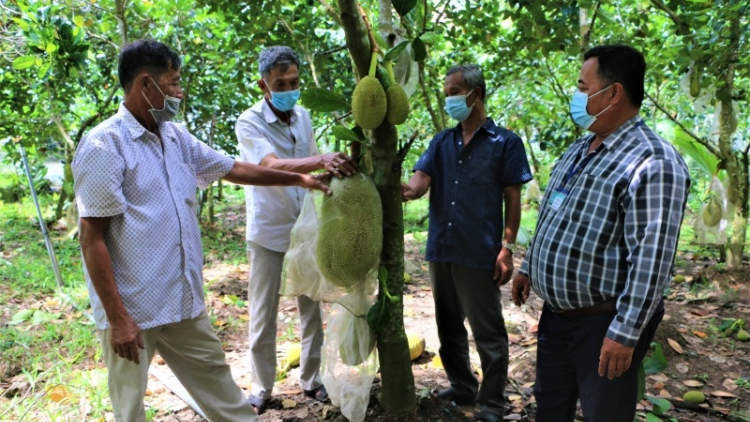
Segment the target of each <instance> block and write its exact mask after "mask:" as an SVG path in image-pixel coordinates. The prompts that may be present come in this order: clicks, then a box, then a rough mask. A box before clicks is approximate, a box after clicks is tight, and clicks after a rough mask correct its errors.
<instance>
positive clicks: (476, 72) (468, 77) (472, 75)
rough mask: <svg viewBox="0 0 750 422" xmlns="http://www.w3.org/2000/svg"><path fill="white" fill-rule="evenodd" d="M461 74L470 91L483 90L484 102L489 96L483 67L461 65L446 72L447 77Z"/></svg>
mask: <svg viewBox="0 0 750 422" xmlns="http://www.w3.org/2000/svg"><path fill="white" fill-rule="evenodd" d="M458 72H461V73H462V76H463V78H464V83H465V84H466V86H468V87H469V89H474V88H476V87H480V88H482V100H484V97H486V96H487V83H486V82H485V81H484V74H483V73H482V67H481V66H479V65H478V64H459V65H455V66H453V67H451V68H450V69H448V71H447V72H445V77H446V78H447V77H448V76H450V75H452V74H454V73H458Z"/></svg>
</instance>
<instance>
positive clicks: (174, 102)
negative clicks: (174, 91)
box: [141, 76, 180, 123]
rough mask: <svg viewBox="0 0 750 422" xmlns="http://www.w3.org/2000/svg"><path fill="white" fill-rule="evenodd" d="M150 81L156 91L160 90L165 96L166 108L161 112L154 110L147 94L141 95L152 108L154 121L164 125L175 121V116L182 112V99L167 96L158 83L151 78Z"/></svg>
mask: <svg viewBox="0 0 750 422" xmlns="http://www.w3.org/2000/svg"><path fill="white" fill-rule="evenodd" d="M148 78H149V79H151V82H153V83H154V86H155V87H156V89H158V90H159V92H160V93H161V95H164V108H162V109H161V110H159V109H157V108H154V105H153V104H151V101H149V100H148V97H146V94H144V93H143V91H141V95H143V98H145V99H146V102H148V105H150V106H151V109H149V111H150V112H151V115H152V116H153V117H154V121H155V122H156V123H162V122H168V121H170V120H172V119H174V116H176V115H177V112H179V111H180V99H179V98H176V97H170V96H169V95H165V94H164V92H162V90H161V88H159V85H158V84H157V83H156V81H155V80H154V79H153V78H152V77H151V76H149V77H148Z"/></svg>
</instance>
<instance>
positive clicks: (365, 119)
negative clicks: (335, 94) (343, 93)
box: [352, 76, 388, 129]
mask: <svg viewBox="0 0 750 422" xmlns="http://www.w3.org/2000/svg"><path fill="white" fill-rule="evenodd" d="M387 110H388V99H387V97H386V95H385V90H384V89H383V85H381V84H380V81H379V80H378V78H376V77H374V76H365V77H364V78H362V80H360V81H359V83H358V84H357V86H356V87H355V88H354V93H353V94H352V115H353V116H354V121H356V122H357V124H358V125H359V127H361V128H362V129H375V128H376V127H378V126H380V124H381V123H383V120H385V114H386V112H387Z"/></svg>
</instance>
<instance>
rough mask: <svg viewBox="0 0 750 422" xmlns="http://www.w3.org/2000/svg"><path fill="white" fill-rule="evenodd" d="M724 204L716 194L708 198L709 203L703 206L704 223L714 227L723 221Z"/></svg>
mask: <svg viewBox="0 0 750 422" xmlns="http://www.w3.org/2000/svg"><path fill="white" fill-rule="evenodd" d="M721 211H722V204H721V199H720V198H719V197H718V196H716V195H711V196H710V197H709V198H708V203H706V205H705V206H704V207H703V213H702V215H703V224H705V225H706V226H708V227H713V226H715V225H717V224H719V222H720V221H721Z"/></svg>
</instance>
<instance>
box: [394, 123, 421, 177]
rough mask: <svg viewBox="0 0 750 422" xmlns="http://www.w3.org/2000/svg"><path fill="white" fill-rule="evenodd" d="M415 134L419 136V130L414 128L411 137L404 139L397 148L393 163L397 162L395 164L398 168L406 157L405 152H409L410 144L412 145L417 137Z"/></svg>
mask: <svg viewBox="0 0 750 422" xmlns="http://www.w3.org/2000/svg"><path fill="white" fill-rule="evenodd" d="M417 136H419V132H418V131H416V130H415V131H414V133H412V135H411V138H409V140H408V141H406V143H405V144H404V145H402V146H401V148H399V149H398V153H397V154H396V161H395V163H397V164H396V165H397V166H398V168H399V169H400V168H401V164H403V162H404V160H405V159H406V154H408V153H409V150H410V149H411V146H412V145H414V141H415V140H416V139H417Z"/></svg>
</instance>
